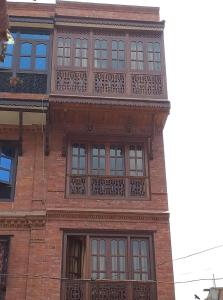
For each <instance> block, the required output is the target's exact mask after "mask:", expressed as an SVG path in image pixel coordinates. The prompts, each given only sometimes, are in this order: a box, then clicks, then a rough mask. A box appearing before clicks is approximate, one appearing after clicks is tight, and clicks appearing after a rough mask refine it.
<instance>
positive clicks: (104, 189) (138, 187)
mask: <svg viewBox="0 0 223 300" xmlns="http://www.w3.org/2000/svg"><path fill="white" fill-rule="evenodd" d="M146 182H147V178H146V177H132V176H128V177H124V176H120V177H115V176H89V175H88V176H87V175H86V176H84V175H80V176H78V175H71V176H69V194H70V195H73V196H104V197H121V198H122V197H145V196H146Z"/></svg>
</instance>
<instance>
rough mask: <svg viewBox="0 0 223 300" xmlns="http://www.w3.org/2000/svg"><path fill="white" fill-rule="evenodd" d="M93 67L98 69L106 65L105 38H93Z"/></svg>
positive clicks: (106, 47) (106, 50)
mask: <svg viewBox="0 0 223 300" xmlns="http://www.w3.org/2000/svg"><path fill="white" fill-rule="evenodd" d="M94 67H95V68H98V69H100V68H101V69H106V68H107V67H108V42H107V41H106V40H99V39H97V40H95V44H94Z"/></svg>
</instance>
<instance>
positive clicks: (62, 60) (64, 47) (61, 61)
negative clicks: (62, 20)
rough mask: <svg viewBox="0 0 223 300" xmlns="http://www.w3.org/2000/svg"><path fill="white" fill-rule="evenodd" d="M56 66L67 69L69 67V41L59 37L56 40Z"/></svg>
mask: <svg viewBox="0 0 223 300" xmlns="http://www.w3.org/2000/svg"><path fill="white" fill-rule="evenodd" d="M57 65H58V66H64V67H69V66H70V65H71V39H70V38H62V37H59V38H58V39H57Z"/></svg>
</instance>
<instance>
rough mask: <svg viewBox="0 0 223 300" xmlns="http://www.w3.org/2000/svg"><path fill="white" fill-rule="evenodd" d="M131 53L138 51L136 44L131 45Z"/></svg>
mask: <svg viewBox="0 0 223 300" xmlns="http://www.w3.org/2000/svg"><path fill="white" fill-rule="evenodd" d="M131 51H136V42H132V43H131Z"/></svg>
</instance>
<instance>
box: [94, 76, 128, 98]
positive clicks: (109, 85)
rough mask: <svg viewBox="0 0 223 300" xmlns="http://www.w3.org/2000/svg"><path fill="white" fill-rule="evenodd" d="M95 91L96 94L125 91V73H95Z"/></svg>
mask: <svg viewBox="0 0 223 300" xmlns="http://www.w3.org/2000/svg"><path fill="white" fill-rule="evenodd" d="M94 87H95V92H96V93H98V94H123V93H125V75H124V74H122V73H104V72H103V73H99V72H98V73H95V74H94Z"/></svg>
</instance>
